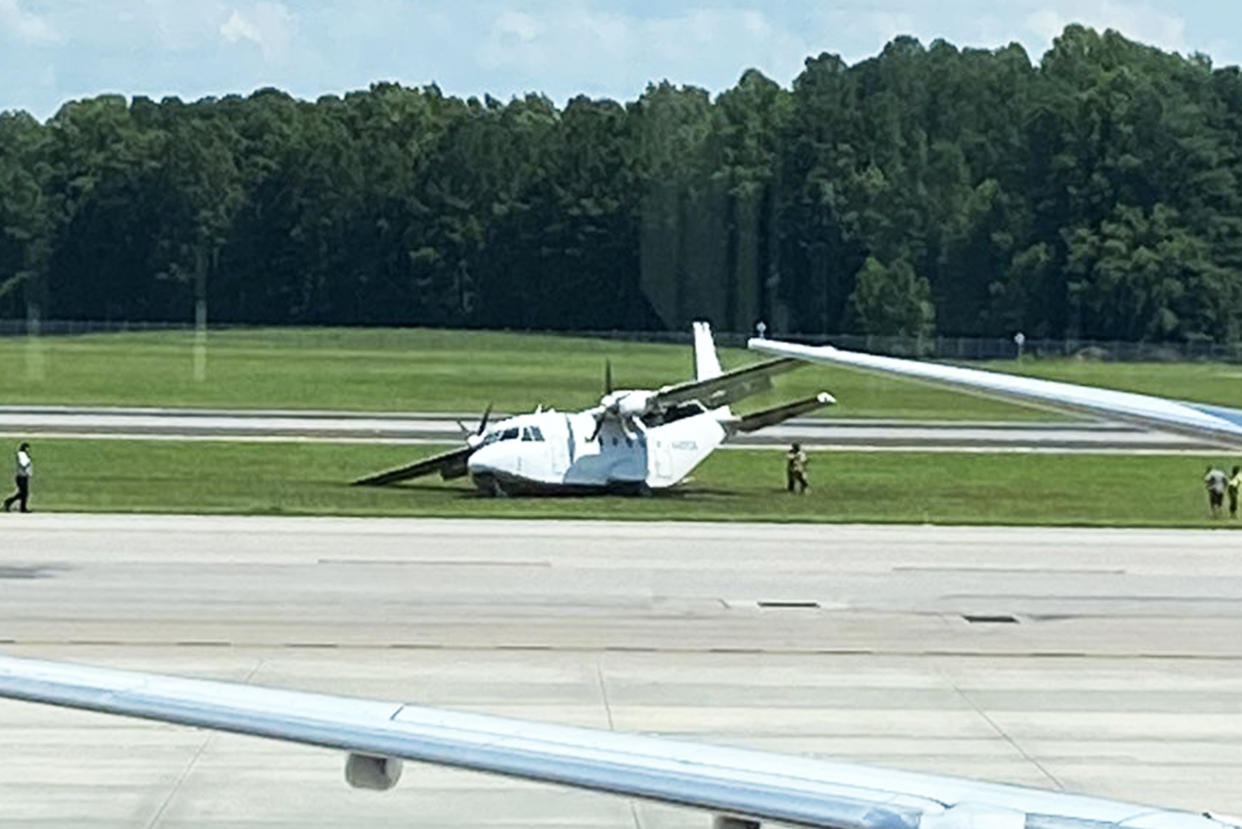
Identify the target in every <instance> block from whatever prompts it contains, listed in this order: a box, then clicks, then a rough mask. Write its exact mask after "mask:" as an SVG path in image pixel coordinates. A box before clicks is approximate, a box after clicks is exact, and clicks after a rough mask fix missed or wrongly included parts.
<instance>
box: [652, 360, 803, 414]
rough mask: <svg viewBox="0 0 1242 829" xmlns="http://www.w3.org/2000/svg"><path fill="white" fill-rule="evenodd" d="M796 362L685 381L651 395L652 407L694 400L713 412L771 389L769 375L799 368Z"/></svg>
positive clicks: (769, 362)
mask: <svg viewBox="0 0 1242 829" xmlns="http://www.w3.org/2000/svg"><path fill="white" fill-rule="evenodd" d="M802 365H803V363H802V362H801V361H799V360H791V359H787V358H781V359H776V360H765V361H764V362H762V363H755V364H754V365H749V366H745V367H743V368H736V369H733V370H732V371H726V372H724V373H723V374H718V375H716V376H715V377H709V378H707V379H705V380H687V381H686V382H684V383H677V384H676V385H673V386H665V387H664V388H662V389H660V390H659V391H658V392H656V393H655V396H654V397H653V398H652V401H651V402H652V404H653V405H660V406H675V405H677V404H678V403H687V402H689V401H691V400H697V401H699V402H700V403H702V404H703V406H704V408H707V409H716V408H719V407H720V406H728V405H731V404H733V403H736V402H737V401H739V400H744V399H745V398H747V397H751V396H753V395H756V394H760V393H762V392H765V391H767V390H768V389H770V388H772V375H774V374H782V373H784V372H786V371H792V370H794V369H795V368H800V367H801V366H802Z"/></svg>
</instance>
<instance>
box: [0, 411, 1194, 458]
mask: <svg viewBox="0 0 1242 829" xmlns="http://www.w3.org/2000/svg"><path fill="white" fill-rule="evenodd" d="M500 416H501V415H497V417H500ZM477 418H478V414H477V413H476V414H461V415H453V414H445V413H416V412H415V413H405V414H392V413H383V412H337V411H291V410H270V411H265V410H222V409H155V408H110V407H103V408H98V407H89V408H79V407H68V406H0V437H7V438H22V437H26V438H32V439H34V438H45V437H80V438H95V439H100V438H128V439H137V438H142V439H148V440H151V439H165V440H251V441H254V440H262V441H271V440H309V441H334V442H343V441H351V442H363V443H394V444H418V443H455V442H458V441H460V440H461V437H462V428H461V426H460V425H459V421H461V422H464V423H466V424H467V425H469V426H473V425H474V424H475V423H476V422H477ZM793 441H798V442H801V443H803V444H805V445H807V446H809V447H814V448H831V449H867V450H892V451H910V450H927V449H933V450H944V451H1057V452H1068V451H1091V452H1126V453H1134V452H1146V453H1180V452H1192V453H1196V454H1201V453H1202V452H1203V451H1205V450H1207V451H1211V449H1212V448H1213V445H1212V444H1210V443H1205V442H1203V441H1198V440H1195V439H1193V438H1189V437H1184V436H1181V435H1174V434H1170V433H1165V432H1154V431H1147V430H1143V429H1139V428H1135V427H1133V426H1128V425H1125V424H1120V423H1092V422H1076V421H1051V422H1021V421H1017V422H924V421H912V420H853V419H845V418H796V419H793V420H790V421H787V422H785V423H782V424H780V425H777V426H772V427H769V428H767V429H763V430H762V431H759V432H755V433H753V434H749V435H744V434H743V435H737V436H735V437H734V438H733V439H731V440H730V442H729V443H728V444H726V446H729V447H743V448H745V447H756V446H771V445H774V444H787V443H790V442H793Z"/></svg>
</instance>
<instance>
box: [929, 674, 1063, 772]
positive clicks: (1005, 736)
mask: <svg viewBox="0 0 1242 829" xmlns="http://www.w3.org/2000/svg"><path fill="white" fill-rule="evenodd" d="M949 684H950V685H951V686H952V687H953V690H954V691H956V692H957V694H958V696H960V697H961V698H962V699H963V700H965V701H966V703H967V704H968V705H970V707H971V708H972V709H974V712H975V713H976V714H978V715H979V716H980V717H982V718H983V721H984V722H986V723H987V724H988V726H989V727H990V728H991V729H992V730H993V731H995V732H996V733H997V735H999V736H1000V738H1001V739H1002V740H1004V741H1005V742H1006V743H1008V744H1009V745H1010V747H1012V748H1013V750H1014V751H1016V752H1018V754H1020V755H1021V756H1022V759H1024V760H1026V761H1027V762H1028V763H1030V764H1031V765H1033V766H1034V767H1035V768H1037V769H1039V773H1040V774H1042V775H1043V776H1044V777H1046V778H1048V781H1049V782H1050V783H1052V786H1053V788H1055V789H1056V790H1057V791H1059V792H1063V791H1065V786H1064V785H1063V784H1062V783H1061V781H1060V780H1058V779H1057V777H1056V775H1055V774H1053V773H1052V772H1050V771H1048V769H1047V768H1045V767H1044V764H1043V763H1041V762H1039V760H1037V759H1035V757H1034V756H1032V755H1031V754H1028V753H1027V751H1026V749H1024V748H1023V747H1022V746H1020V745H1018V743H1017V741H1016V740H1014V738H1013V737H1011V736H1009V734H1008V733H1007V732H1006V731H1005V729H1003V728H1001V727H1000V725H999V724H998V723H997V722H996V720H994V719H992V718H991V717H990V716H988V712H987V711H984V710H983V709H982V708H981V707H980V706H979V704H978V703H976V702H975V700H974V698H973V697H972V696H971V695H970V694H968V693H967V692H966V691H964V690H962V688H961V687H960V686H959V685H958V684H957V683H956V682H950V683H949Z"/></svg>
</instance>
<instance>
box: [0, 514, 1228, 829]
mask: <svg viewBox="0 0 1242 829" xmlns="http://www.w3.org/2000/svg"><path fill="white" fill-rule="evenodd" d="M0 519H3V520H2V521H0V549H2V550H3V557H2V559H0V640H2V641H3V644H0V648H3V649H4V650H5V651H6V652H9V653H12V654H14V655H19V656H22V655H28V656H38V657H40V658H62V659H72V660H77V661H82V662H88V663H95V664H102V665H108V666H113V667H125V668H133V669H139V670H153V671H161V672H169V673H182V674H187V675H196V676H210V677H214V678H223V679H235V680H241V681H248V682H256V683H262V684H271V685H282V686H288V687H295V688H303V689H309V690H319V691H326V692H330V693H341V694H357V695H362V696H369V697H376V698H385V699H400V700H403V701H409V702H417V703H423V704H430V705H442V706H446V707H452V708H459V709H466V710H478V711H488V712H493V713H499V714H504V715H509V716H518V717H527V718H530V719H536V720H547V721H553V722H567V723H573V724H581V725H590V726H595V727H602V728H616V729H624V730H630V731H641V732H651V733H660V734H669V735H679V736H684V737H686V738H689V739H695V740H703V741H708V742H720V743H730V744H740V745H746V746H753V747H760V748H764V749H770V750H777V751H789V752H807V753H819V754H826V755H832V756H835V757H840V758H845V759H852V760H857V761H860V762H870V763H875V764H880V765H887V766H894V767H901V768H912V769H920V770H930V771H936V772H942V773H949V774H964V775H970V776H978V777H985V778H988V779H995V780H1004V781H1013V782H1019V783H1027V784H1031V785H1039V786H1045V787H1053V788H1058V787H1060V788H1065V789H1069V790H1076V791H1087V792H1091V793H1094V794H1099V795H1104V796H1111V797H1117V798H1122V799H1128V800H1137V801H1148V802H1157V803H1161V804H1164V805H1172V806H1184V807H1187V808H1192V809H1196V810H1201V809H1214V810H1219V811H1224V812H1242V789H1239V787H1238V786H1237V780H1238V779H1239V776H1240V773H1242V556H1239V555H1238V554H1237V551H1236V550H1235V549H1234V546H1235V544H1234V542H1233V541H1232V540H1231V539H1232V538H1233V535H1232V534H1224V533H1216V532H1211V531H1164V530H1160V531H1146V530H1077V529H1032V528H1015V529H991V528H982V527H980V528H946V527H892V526H889V527H861V526H800V525H763V526H757V525H744V524H738V525H732V524H638V523H603V522H535V521H486V522H468V521H457V522H454V521H415V520H400V519H392V520H363V519H333V518H306V519H274V518H215V517H179V516H162V517H149V516H105V515H89V516H87V515H81V516H79V515H42V514H35V515H28V516H17V515H9V516H5V515H0ZM342 761H343V758H341V757H339V756H336V755H334V754H333V753H332V752H326V751H321V750H315V749H309V748H302V747H295V746H288V745H284V744H280V743H276V742H268V741H262V740H257V739H253V738H243V737H235V736H228V735H218V734H208V733H204V732H197V731H193V730H189V729H184V728H178V727H173V726H165V725H158V724H150V723H143V722H138V721H130V720H123V719H117V718H111V717H105V716H101V715H93V714H87V713H82V712H68V711H63V710H59V709H54V708H48V707H41V706H33V705H28V704H22V703H16V702H3V703H0V826H22V827H26V826H40V827H50V826H57V827H59V826H65V827H68V826H73V827H78V826H90V827H122V826H124V827H130V826H150V827H155V826H158V827H184V826H191V825H193V826H229V827H235V826H243V827H245V826H255V827H257V826H263V827H277V826H317V827H326V826H358V825H368V826H409V825H419V826H454V827H458V826H506V827H512V826H548V825H558V826H564V825H574V826H583V827H618V829H620V827H636V826H639V827H673V826H678V827H680V826H685V827H691V826H695V827H701V826H704V825H706V824H705V821H706V818H705V817H704V816H703V815H701V814H699V813H695V812H692V811H683V810H678V809H673V808H665V807H655V806H647V805H639V806H634V807H631V805H630V804H629V803H628V802H627V801H624V800H618V799H612V798H607V797H601V796H598V795H591V794H585V793H575V792H565V791H560V790H557V789H554V788H551V787H545V786H538V785H533V784H519V783H513V782H509V781H503V780H495V779H492V778H487V777H481V776H477V775H473V774H468V773H463V772H453V771H447V770H442V769H432V768H424V767H417V766H415V767H410V768H408V769H407V772H406V780H405V781H404V782H403V784H402V785H401V786H399V787H398V788H397V789H396V790H395V791H393V792H389V793H386V794H375V793H369V792H357V791H352V790H350V789H348V788H347V787H346V786H345V784H344V782H343V780H342V777H341V767H342Z"/></svg>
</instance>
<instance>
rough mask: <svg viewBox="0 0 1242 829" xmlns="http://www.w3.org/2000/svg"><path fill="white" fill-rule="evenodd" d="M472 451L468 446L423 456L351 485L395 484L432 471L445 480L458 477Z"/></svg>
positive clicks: (464, 472) (462, 472)
mask: <svg viewBox="0 0 1242 829" xmlns="http://www.w3.org/2000/svg"><path fill="white" fill-rule="evenodd" d="M472 452H474V448H473V447H470V446H463V447H461V448H460V449H453V450H451V451H448V452H441V453H440V454H439V455H432V456H431V457H430V458H423V459H422V460H420V461H415V462H414V463H410V464H406V465H405V466H398V467H396V468H394V469H386V470H384V471H383V472H376V473H375V474H374V475H367V476H366V477H365V478H359V479H358V480H356V481H354V484H353V485H354V486H383V485H384V484H395V483H397V482H398V481H406V480H409V479H410V478H419V477H422V476H423V475H430V474H431V473H433V472H439V473H440V477H441V478H443V479H444V480H446V481H448V480H452V479H453V478H460V477H461V476H462V475H465V474H466V460H467V459H468V458H469V457H470V454H471V453H472Z"/></svg>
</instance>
